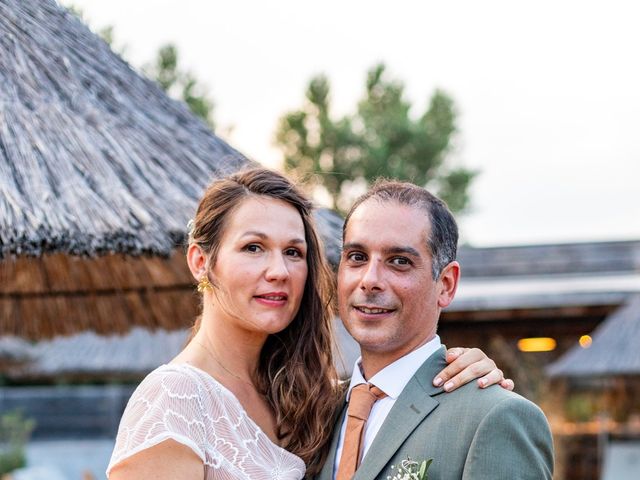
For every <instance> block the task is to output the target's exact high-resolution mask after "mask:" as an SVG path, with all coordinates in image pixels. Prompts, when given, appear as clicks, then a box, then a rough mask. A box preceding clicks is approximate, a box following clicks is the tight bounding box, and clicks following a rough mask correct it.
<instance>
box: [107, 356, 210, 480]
mask: <svg viewBox="0 0 640 480" xmlns="http://www.w3.org/2000/svg"><path fill="white" fill-rule="evenodd" d="M201 388H202V387H201V385H200V384H199V383H198V381H197V379H196V378H194V377H193V376H191V375H189V373H188V372H184V371H177V370H172V369H169V368H163V367H160V368H158V369H157V370H154V371H153V372H151V373H150V374H149V375H148V376H147V377H146V378H145V379H144V380H143V381H142V383H141V384H140V385H139V386H138V388H137V389H136V391H135V392H134V393H133V395H132V396H131V398H130V399H129V402H128V403H127V408H126V409H125V411H124V414H123V415H122V420H121V421H120V427H119V429H118V436H117V438H116V443H115V448H114V450H113V455H112V456H111V461H110V462H109V467H108V468H107V476H108V475H109V472H110V471H111V469H112V468H113V467H114V466H115V465H117V464H118V463H120V462H121V461H122V460H124V459H126V458H128V457H130V456H132V455H135V454H136V453H138V452H140V451H142V450H145V449H147V448H150V447H153V446H154V445H157V444H159V443H160V442H163V441H164V440H168V439H172V440H175V441H176V442H179V443H181V444H183V445H185V446H187V447H189V448H191V449H192V450H193V451H194V452H195V453H196V454H197V455H198V456H199V457H200V458H201V459H202V461H203V462H204V461H205V445H206V438H207V435H206V427H205V422H204V417H205V415H204V407H203V404H202V392H201Z"/></svg>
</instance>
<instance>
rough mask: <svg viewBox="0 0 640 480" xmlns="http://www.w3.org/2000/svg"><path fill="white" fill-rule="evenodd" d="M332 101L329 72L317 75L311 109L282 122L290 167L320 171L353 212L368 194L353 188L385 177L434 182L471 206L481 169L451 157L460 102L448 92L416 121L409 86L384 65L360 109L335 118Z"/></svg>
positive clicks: (453, 202)
mask: <svg viewBox="0 0 640 480" xmlns="http://www.w3.org/2000/svg"><path fill="white" fill-rule="evenodd" d="M330 99H331V96H330V85H329V80H328V79H327V77H326V76H324V75H318V76H316V77H314V78H313V79H312V80H311V81H310V83H309V86H308V88H307V92H306V101H305V104H304V105H303V107H302V108H301V109H299V110H296V111H292V112H289V113H287V114H285V115H284V116H283V117H282V118H281V119H280V122H279V125H278V130H277V133H276V141H277V143H278V145H279V146H280V147H281V149H282V151H283V154H284V166H285V169H286V170H287V171H289V172H292V173H294V174H295V175H297V176H300V177H306V176H308V175H309V174H311V173H313V174H317V175H318V176H319V180H320V182H321V183H322V185H323V186H324V187H325V188H326V189H327V191H328V192H329V194H330V195H331V198H332V201H333V207H334V208H338V209H340V210H342V211H345V210H347V209H348V207H349V205H350V203H351V202H352V200H353V196H354V195H358V194H359V193H362V192H355V193H351V192H350V190H353V186H354V185H358V184H359V185H361V186H365V185H368V184H369V183H371V182H372V181H373V180H374V179H375V178H377V177H380V176H382V177H391V178H398V179H401V180H408V181H411V182H413V183H416V184H418V185H423V186H429V187H430V188H433V189H435V190H436V191H437V193H438V195H439V196H440V197H441V198H443V199H444V200H445V201H446V202H447V203H448V204H449V207H450V208H451V209H452V210H454V211H461V210H463V209H464V208H465V207H466V206H467V205H468V203H469V197H468V193H467V189H468V187H469V185H470V183H471V181H472V180H473V178H474V176H475V175H476V173H475V172H472V171H470V170H467V169H464V168H452V167H451V166H450V165H448V163H447V161H446V160H447V154H448V153H450V151H451V148H452V138H453V136H454V134H455V133H456V112H455V106H454V103H453V100H452V99H451V98H450V97H449V96H448V95H447V94H446V93H444V92H443V91H441V90H437V91H435V92H434V93H433V95H432V97H431V100H430V102H429V106H428V108H427V110H426V111H425V112H424V113H423V114H422V115H421V116H420V117H419V118H417V119H414V118H412V116H411V115H410V111H411V105H410V103H409V102H408V101H407V100H406V99H405V98H404V85H403V83H402V82H400V81H398V80H393V79H389V78H387V75H386V72H385V66H384V65H382V64H379V65H376V66H374V67H373V68H372V69H371V70H369V72H368V74H367V81H366V91H365V95H364V96H363V98H362V99H361V100H360V102H359V103H358V106H357V109H356V112H355V113H354V114H351V115H346V116H344V117H342V118H338V119H334V118H332V117H331V115H330Z"/></svg>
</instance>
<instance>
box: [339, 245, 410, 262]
mask: <svg viewBox="0 0 640 480" xmlns="http://www.w3.org/2000/svg"><path fill="white" fill-rule="evenodd" d="M342 250H343V251H345V250H367V248H366V247H365V246H364V245H363V244H362V243H358V242H348V243H345V244H344V245H343V246H342ZM383 252H384V253H385V254H386V255H399V254H403V255H411V256H413V257H418V258H420V256H421V255H420V252H419V251H418V250H416V249H415V248H413V247H410V246H408V245H406V246H398V247H389V248H385V249H384V250H383Z"/></svg>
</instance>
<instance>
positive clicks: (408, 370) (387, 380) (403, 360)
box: [347, 335, 442, 401]
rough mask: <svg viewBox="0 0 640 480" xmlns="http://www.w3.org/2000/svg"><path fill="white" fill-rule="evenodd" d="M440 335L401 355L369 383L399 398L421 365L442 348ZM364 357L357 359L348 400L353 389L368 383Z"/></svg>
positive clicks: (392, 396) (394, 397)
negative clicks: (363, 371)
mask: <svg viewBox="0 0 640 480" xmlns="http://www.w3.org/2000/svg"><path fill="white" fill-rule="evenodd" d="M441 345H442V344H441V343H440V337H439V336H438V335H436V336H435V337H434V338H432V339H431V340H429V341H428V342H427V343H425V344H424V345H422V346H421V347H419V348H416V349H415V350H413V351H411V352H409V353H407V354H406V355H405V356H404V357H400V358H399V359H398V360H396V361H395V362H393V363H391V364H390V365H387V366H386V367H384V368H383V369H382V370H380V371H379V372H378V373H376V374H375V375H374V376H373V377H371V379H369V383H371V384H373V385H375V386H376V387H378V388H379V389H380V390H382V391H383V392H384V393H386V394H387V395H388V396H389V397H391V398H392V399H394V400H395V399H396V398H398V396H399V395H400V393H402V390H404V387H406V386H407V383H409V380H411V377H413V376H414V375H415V373H416V372H417V371H418V369H419V368H420V366H421V365H422V364H423V363H424V362H425V361H426V360H427V358H429V357H430V356H431V355H432V354H433V353H435V352H436V350H438V349H439V348H440V346H441ZM361 363H362V357H360V358H358V360H356V363H355V365H354V367H353V375H352V376H351V382H350V383H349V391H348V392H347V401H349V397H350V396H351V389H352V388H353V387H355V386H356V385H359V384H361V383H367V381H366V380H365V378H364V375H363V374H362V370H361Z"/></svg>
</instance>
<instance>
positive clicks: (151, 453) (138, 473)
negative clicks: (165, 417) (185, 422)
mask: <svg viewBox="0 0 640 480" xmlns="http://www.w3.org/2000/svg"><path fill="white" fill-rule="evenodd" d="M141 478H153V479H154V480H173V479H176V480H194V479H197V478H202V479H203V478H204V465H203V463H202V460H201V459H200V457H198V455H196V453H195V452H194V451H193V450H192V449H190V448H189V447H186V446H185V445H183V444H181V443H179V442H176V441H175V440H171V439H169V440H165V441H163V442H160V443H159V444H157V445H154V446H153V447H149V448H145V449H144V450H142V451H141V452H138V453H136V454H134V455H132V456H130V457H127V458H126V459H124V460H122V461H121V462H120V463H118V464H116V465H114V466H113V468H112V469H111V471H110V472H109V480H139V479H141Z"/></svg>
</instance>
